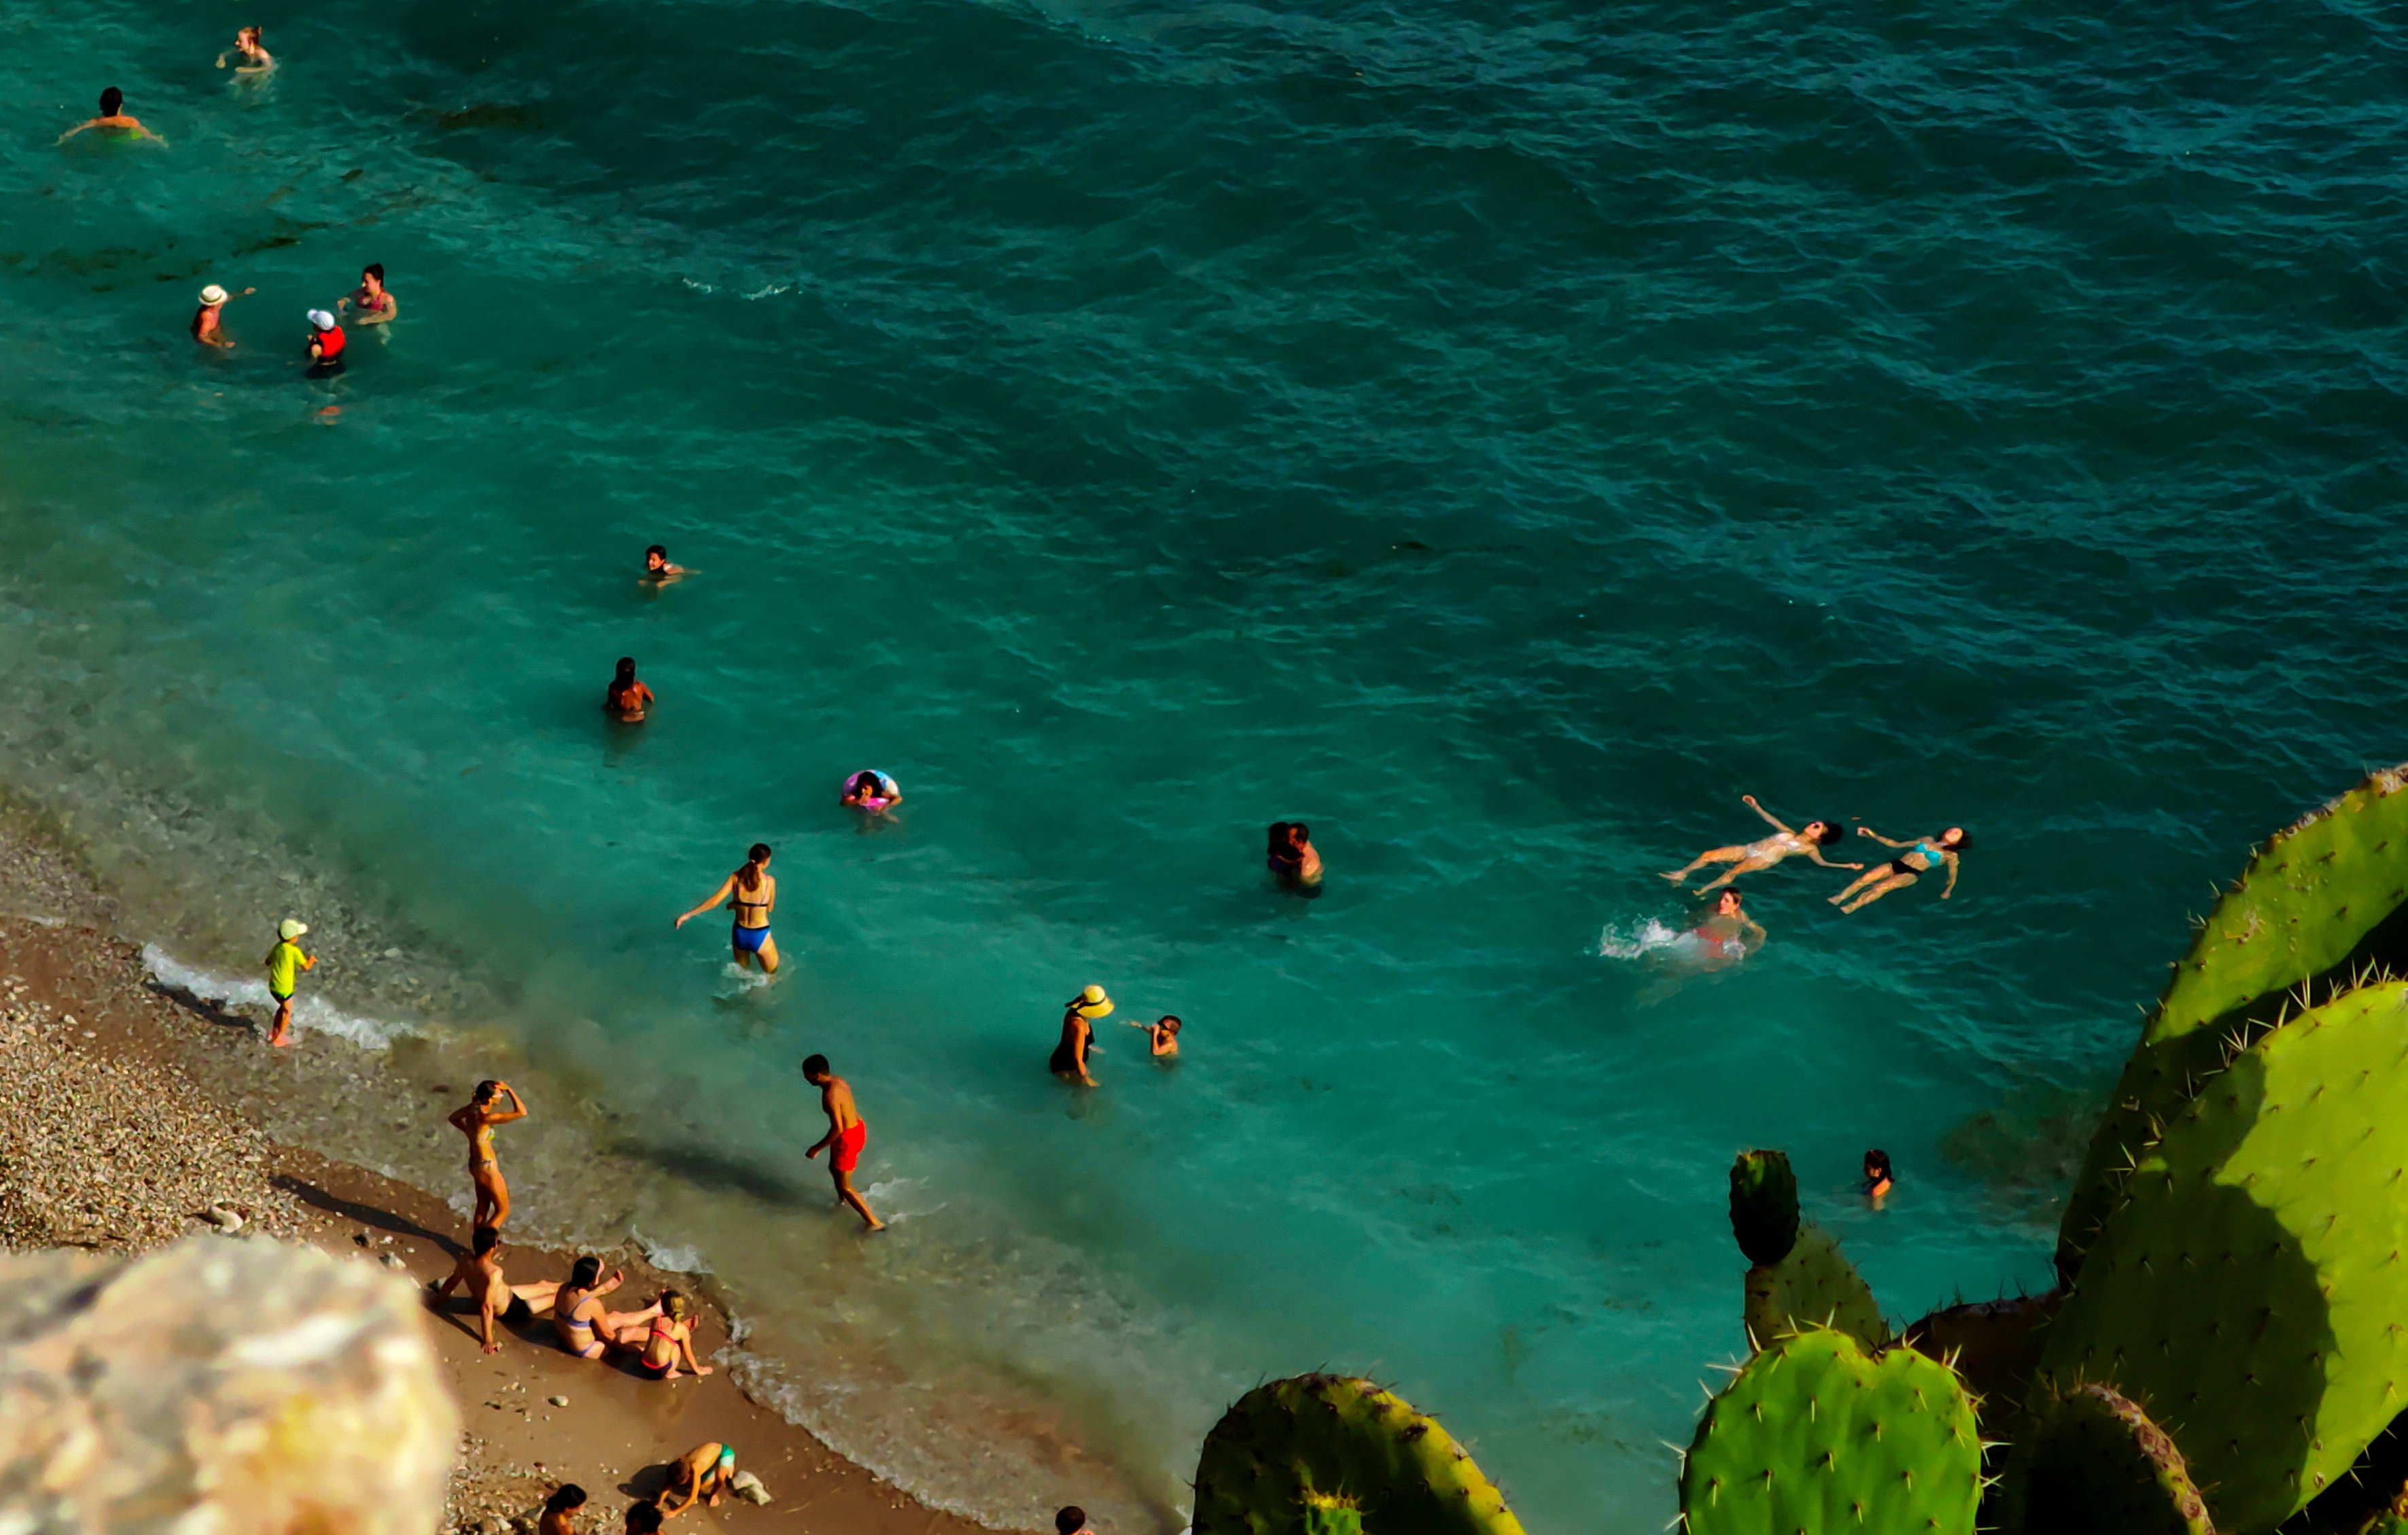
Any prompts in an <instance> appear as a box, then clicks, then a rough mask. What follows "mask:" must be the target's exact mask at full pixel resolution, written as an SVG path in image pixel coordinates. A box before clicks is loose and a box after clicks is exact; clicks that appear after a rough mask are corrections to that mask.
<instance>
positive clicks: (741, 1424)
mask: <svg viewBox="0 0 2408 1535" xmlns="http://www.w3.org/2000/svg"><path fill="white" fill-rule="evenodd" d="M41 820H42V818H41V817H40V815H39V813H38V812H36V811H31V810H30V809H29V808H28V807H27V806H26V805H25V804H24V803H23V802H22V800H17V801H11V802H7V803H6V804H0V1055H5V1056H7V1057H10V1059H9V1060H8V1066H9V1069H7V1071H5V1072H0V1078H5V1079H6V1085H5V1086H0V1097H16V1098H17V1099H18V1100H19V1101H17V1102H16V1103H15V1104H13V1105H11V1108H10V1112H8V1113H7V1115H6V1118H7V1121H8V1122H9V1124H10V1126H11V1128H10V1129H9V1130H8V1131H7V1135H6V1137H5V1140H0V1170H5V1177H0V1245H5V1246H7V1247H8V1248H11V1249H16V1250H28V1249H35V1248H42V1247H61V1246H65V1247H82V1248H88V1249H91V1250H94V1251H109V1250H140V1249H145V1248H150V1247H153V1246H157V1245H160V1244H162V1243H164V1242H166V1241H174V1240H176V1239H177V1238H179V1237H181V1236H184V1235H188V1234H190V1233H193V1232H195V1231H206V1230H208V1229H209V1227H210V1226H211V1225H213V1224H220V1223H223V1225H225V1226H228V1227H234V1228H236V1229H241V1230H245V1231H250V1232H253V1233H259V1234H265V1235H270V1236H276V1237H281V1238H287V1239H294V1240H300V1241H309V1242H312V1243H314V1244H316V1245H319V1246H322V1247H323V1248H325V1249H327V1250H329V1251H332V1252H336V1253H338V1254H344V1255H362V1254H366V1255H371V1256H374V1257H377V1258H379V1259H380V1260H381V1261H382V1262H383V1263H384V1264H385V1265H386V1266H387V1267H391V1268H394V1269H396V1270H406V1271H408V1272H409V1274H410V1275H411V1276H412V1277H413V1278H416V1279H418V1280H420V1281H422V1282H424V1281H433V1280H437V1279H440V1278H441V1277H443V1276H444V1275H446V1274H448V1273H449V1272H450V1271H451V1269H452V1262H453V1259H454V1256H455V1255H456V1253H457V1251H458V1250H459V1243H460V1242H461V1241H463V1240H464V1239H465V1236H466V1223H465V1220H464V1218H463V1216H462V1215H461V1212H460V1211H459V1209H457V1208H455V1206H456V1205H459V1204H461V1203H464V1202H465V1197H463V1196H458V1195H456V1194H453V1193H450V1192H446V1193H437V1192H436V1191H435V1190H436V1189H438V1188H442V1187H443V1185H442V1184H441V1183H440V1182H439V1181H434V1180H429V1181H427V1182H425V1183H421V1182H418V1181H415V1180H413V1178H412V1177H411V1176H410V1174H411V1173H413V1172H416V1171H417V1170H418V1169H414V1168H409V1169H406V1168H401V1167H396V1166H391V1165H388V1166H383V1167H377V1166H366V1165H359V1164H355V1163H353V1162H350V1161H347V1160H344V1159H342V1158H341V1157H339V1156H338V1155H331V1154H330V1153H328V1152H327V1151H325V1150H323V1149H322V1148H320V1147H317V1146H313V1145H310V1144H308V1143H307V1141H306V1140H305V1139H304V1138H302V1137H296V1136H294V1135H293V1134H292V1132H293V1131H294V1129H295V1128H296V1127H304V1128H306V1124H305V1119H304V1117H303V1116H301V1115H299V1114H296V1113H295V1112H293V1107H294V1106H293V1104H292V1103H291V1102H289V1101H288V1102H286V1103H284V1105H283V1107H284V1109H285V1112H282V1113H263V1112H262V1111H263V1109H266V1108H271V1107H273V1106H275V1105H276V1103H277V1101H278V1100H277V1099H275V1098H272V1097H269V1096H268V1095H269V1093H271V1092H281V1091H284V1090H288V1089H291V1088H293V1087H294V1086H295V1085H296V1084H297V1085H298V1086H299V1087H300V1088H301V1089H302V1091H303V1093H304V1095H305V1096H306V1097H309V1098H312V1099H314V1100H315V1101H316V1102H317V1103H318V1105H319V1108H318V1110H317V1111H316V1112H319V1113H321V1114H322V1115H325V1116H326V1118H325V1122H327V1123H331V1122H333V1120H334V1118H335V1117H336V1116H337V1114H338V1113H340V1112H351V1113H353V1114H357V1113H359V1112H366V1106H368V1105H372V1104H373V1105H381V1106H382V1109H383V1111H384V1112H385V1114H386V1116H387V1117H388V1118H392V1117H395V1116H398V1115H400V1114H403V1113H408V1114H414V1115H420V1116H427V1117H429V1118H430V1119H431V1122H432V1124H433V1125H434V1126H435V1127H436V1128H437V1129H438V1130H439V1129H441V1128H442V1124H441V1111H440V1109H439V1108H437V1107H435V1105H436V1104H437V1102H438V1099H437V1097H436V1094H435V1092H434V1091H433V1090H432V1089H438V1088H439V1089H441V1090H443V1091H447V1092H448V1091H449V1089H450V1087H451V1083H448V1082H446V1083H428V1082H426V1081H424V1080H423V1079H424V1078H425V1077H426V1076H428V1075H429V1074H430V1073H431V1072H433V1071H437V1070H441V1071H444V1072H446V1073H447V1074H450V1075H458V1074H461V1073H460V1071H459V1070H457V1069H454V1068H457V1067H461V1066H464V1065H466V1058H467V1057H469V1056H476V1057H478V1058H479V1059H480V1061H483V1062H490V1061H491V1060H492V1056H491V1054H489V1052H490V1051H491V1049H492V1046H491V1044H490V1042H489V1041H468V1040H447V1039H445V1038H444V1037H443V1031H442V1030H440V1029H436V1028H430V1029H427V1030H424V1031H423V1032H416V1031H413V1032H403V1031H401V1030H398V1029H395V1028H392V1027H379V1026H370V1025H368V1024H367V1023H366V1021H365V1020H358V1019H352V1018H348V1017H346V1016H345V1015H343V1014H341V1013H340V1012H339V1011H338V1010H336V1009H334V1008H333V1007H332V1006H331V1005H330V1004H328V1003H326V1002H324V1001H323V1000H322V999H321V1000H318V1001H317V1002H316V1004H315V1006H313V1007H308V1008H305V1009H304V1010H303V1011H301V1013H300V1014H299V1015H298V1019H297V1022H298V1026H299V1029H300V1031H301V1032H302V1034H303V1036H304V1038H306V1039H308V1041H309V1043H308V1049H307V1050H306V1051H304V1052H302V1053H299V1054H295V1053H293V1052H286V1051H276V1052H270V1051H267V1050H265V1048H263V1047H262V1046H261V1043H260V1041H261V1040H264V1039H265V1018H266V1017H267V1016H268V1013H269V1011H270V1010H269V1009H268V1008H267V1007H266V1006H265V986H264V984H262V983H249V984H248V985H245V984H242V983H231V984H229V983H224V982H222V979H217V978H212V977H210V976H209V975H208V973H207V972H205V971H201V970H197V969H194V968H192V967H189V966H186V965H183V964H181V963H180V962H179V961H178V960H177V959H175V958H174V957H173V956H172V955H169V954H165V952H164V951H163V950H161V949H159V948H158V947H157V946H155V945H150V944H140V943H137V941H136V938H135V937H134V936H133V935H128V934H126V933H123V932H121V931H119V930H118V927H117V925H116V920H115V919H116V907H117V902H116V901H115V899H114V898H113V897H112V896H111V895H110V894H109V892H108V890H107V889H106V888H105V887H104V886H103V885H102V883H101V882H99V881H97V880H96V879H95V878H94V877H93V875H92V874H91V873H90V871H89V870H88V869H87V868H84V867H83V866H82V864H81V862H80V860H79V856H78V854H77V853H76V851H75V850H74V848H73V847H72V845H70V844H69V843H68V842H67V841H66V839H65V838H63V837H62V836H61V835H60V834H59V831H58V829H57V827H56V826H55V825H50V826H45V825H42V824H41ZM253 991H256V992H257V993H258V994H259V995H257V996H255V997H254V996H252V995H251V993H252V992H253ZM330 1025H332V1026H330ZM305 1061H306V1062H308V1068H307V1069H303V1070H298V1071H296V1070H294V1069H292V1068H294V1066H295V1065H296V1063H300V1062H305ZM438 1063H448V1064H438ZM345 1106H348V1107H347V1108H346V1107H345ZM446 1133H447V1134H448V1133H449V1132H446ZM432 1139H434V1138H433V1137H432V1136H430V1140H432ZM228 1215H231V1216H232V1217H234V1219H233V1220H231V1221H227V1220H226V1217H227V1216H228ZM527 1224H528V1225H529V1226H530V1227H532V1229H533V1230H534V1232H536V1233H538V1234H537V1235H534V1236H531V1237H530V1238H529V1239H528V1240H527V1241H525V1242H524V1243H523V1244H522V1243H521V1242H520V1241H516V1240H512V1241H509V1243H508V1252H509V1273H510V1277H511V1279H512V1281H513V1282H514V1283H520V1282H524V1281H528V1280H534V1279H542V1278H552V1277H558V1276H559V1275H561V1274H563V1273H565V1272H566V1269H567V1266H568V1264H569V1262H570V1261H571V1259H572V1257H573V1256H574V1255H575V1254H576V1253H577V1252H581V1251H594V1252H599V1253H601V1254H602V1255H603V1256H604V1258H605V1262H606V1264H608V1265H609V1267H611V1268H624V1270H625V1272H626V1275H627V1282H626V1283H627V1287H626V1290H625V1292H624V1298H626V1303H627V1304H630V1305H633V1304H638V1303H639V1301H638V1300H636V1299H634V1298H635V1297H639V1296H642V1295H644V1294H648V1293H651V1291H652V1290H653V1289H657V1288H658V1287H660V1286H662V1285H664V1284H675V1285H677V1286H679V1287H681V1288H682V1289H684V1290H686V1291H687V1292H688V1293H690V1294H692V1295H694V1296H695V1297H696V1298H697V1299H698V1300H699V1301H700V1302H701V1311H700V1313H699V1315H700V1321H699V1322H698V1324H697V1327H696V1329H695V1343H696V1354H697V1356H698V1357H700V1358H703V1359H705V1360H707V1361H716V1363H717V1366H718V1373H717V1375H716V1377H715V1378H705V1379H699V1380H697V1379H691V1378H689V1379H685V1380H681V1381H679V1382H676V1383H673V1384H655V1383H650V1382H644V1381H640V1380H638V1379H637V1378H635V1377H634V1376H633V1375H631V1374H628V1373H625V1372H623V1371H621V1370H616V1369H606V1368H604V1367H601V1366H597V1365H595V1364H591V1363H588V1362H585V1361H581V1360H578V1359H575V1358H573V1357H570V1356H567V1355H566V1354H564V1353H562V1352H561V1351H560V1350H559V1349H558V1348H557V1347H556V1346H554V1344H553V1341H552V1337H551V1329H550V1326H549V1324H548V1323H546V1322H543V1321H538V1322H536V1323H533V1324H531V1325H529V1326H526V1327H519V1328H516V1329H513V1330H514V1331H515V1332H516V1333H517V1336H516V1337H515V1338H511V1339H505V1340H504V1347H503V1350H502V1352H501V1353H500V1354H498V1355H495V1356H485V1355H482V1354H481V1353H480V1349H479V1344H478V1339H477V1337H476V1335H475V1317H474V1314H473V1312H471V1313H466V1314H465V1315H464V1314H461V1313H457V1312H451V1313H435V1314H434V1315H432V1316H431V1317H430V1321H431V1323H432V1327H431V1331H432V1332H433V1333H434V1335H435V1337H436V1340H437V1349H438V1353H439V1355H440V1356H441V1358H442V1362H443V1365H444V1368H445V1370H446V1374H447V1378H448V1381H449V1384H451V1386H452V1391H453V1394H454V1396H455V1398H456V1399H457V1400H458V1403H459V1405H460V1408H461V1410H462V1414H463V1418H464V1421H465V1422H466V1429H465V1431H464V1434H463V1440H462V1446H461V1449H462V1455H461V1460H460V1464H459V1467H458V1470H456V1472H455V1475H454V1479H453V1485H452V1494H451V1499H450V1503H449V1506H448V1508H447V1513H446V1524H445V1528H447V1529H448V1530H460V1531H468V1532H493V1531H508V1530H511V1529H516V1528H521V1525H522V1523H523V1521H526V1520H529V1519H531V1518H532V1515H533V1513H534V1512H535V1511H536V1510H537V1508H538V1505H539V1504H540V1503H541V1501H542V1499H543V1498H544V1496H545V1495H547V1494H548V1493H549V1492H550V1491H551V1489H552V1487H553V1486H556V1485H560V1484H561V1483H564V1482H571V1481H574V1482H577V1483H579V1484H580V1485H583V1486H585V1487H586V1488H587V1490H588V1492H589V1494H591V1495H592V1496H593V1502H592V1503H591V1505H590V1506H589V1509H588V1513H587V1515H586V1517H587V1520H588V1522H589V1523H590V1524H591V1525H592V1526H593V1527H594V1528H617V1525H618V1522H619V1505H620V1504H622V1503H624V1502H627V1501H632V1500H634V1499H638V1498H641V1497H647V1496H650V1495H651V1494H652V1493H653V1492H656V1491H657V1485H658V1483H659V1480H660V1474H661V1466H662V1464H663V1463H664V1462H666V1461H667V1459H668V1458H669V1457H671V1456H675V1455H677V1454H679V1453H680V1452H681V1451H682V1450H684V1449H685V1448H687V1447H688V1446H689V1445H690V1444H691V1443H693V1442H701V1441H709V1440H712V1439H717V1440H720V1441H723V1442H730V1443H738V1444H741V1445H742V1446H743V1447H744V1450H743V1463H744V1465H745V1466H746V1467H748V1468H749V1469H751V1470H754V1471H755V1473H756V1474H757V1475H758V1476H759V1477H760V1478H761V1479H762V1480H763V1482H764V1483H765V1484H766V1485H767V1488H768V1490H769V1492H770V1495H771V1498H772V1501H771V1502H770V1504H768V1505H767V1506H766V1507H753V1506H750V1505H748V1504H743V1503H735V1502H731V1503H730V1504H729V1505H728V1506H726V1507H724V1508H723V1509H719V1510H702V1509H696V1510H695V1513H696V1514H698V1515H701V1518H700V1519H699V1521H698V1523H699V1524H700V1526H701V1528H741V1529H757V1530H772V1529H792V1530H798V1531H812V1532H817V1531H826V1530H839V1529H840V1530H843V1531H846V1532H847V1535H855V1532H864V1535H903V1532H906V1531H909V1532H910V1535H971V1532H973V1531H977V1530H981V1529H987V1528H998V1526H996V1524H995V1523H993V1522H992V1521H988V1522H982V1521H979V1520H977V1519H974V1518H972V1517H970V1516H968V1513H967V1512H966V1511H962V1510H951V1509H945V1508H941V1507H939V1506H935V1505H934V1504H932V1503H930V1502H929V1501H927V1500H925V1499H921V1498H919V1497H916V1496H914V1495H913V1494H912V1493H910V1492H908V1491H905V1490H903V1489H901V1488H899V1487H898V1486H896V1485H895V1484H894V1483H893V1482H891V1481H889V1480H887V1479H886V1478H884V1477H882V1476H881V1475H879V1474H878V1473H877V1472H876V1471H875V1470H872V1469H869V1468H866V1467H864V1466H862V1465H860V1464H858V1463H857V1462H856V1461H854V1460H853V1459H851V1458H848V1457H846V1456H843V1455H842V1454H841V1453H840V1452H839V1450H837V1449H835V1448H832V1447H831V1446H829V1445H828V1444H827V1443H826V1442H824V1441H823V1439H822V1438H821V1437H820V1436H819V1435H817V1434H815V1433H813V1432H812V1431H811V1429H810V1427H809V1426H808V1425H806V1424H805V1423H803V1422H800V1421H797V1419H796V1414H794V1413H791V1412H789V1411H786V1410H785V1409H784V1408H783V1407H781V1402H780V1398H781V1396H787V1397H789V1399H790V1393H787V1392H786V1391H785V1390H784V1389H783V1383H782V1380H781V1373H780V1371H779V1370H777V1369H776V1368H774V1367H773V1365H772V1363H771V1362H770V1361H767V1360H765V1359H764V1358H762V1357H761V1356H758V1355H756V1354H754V1353H753V1352H752V1351H750V1350H749V1349H747V1348H746V1346H745V1343H746V1330H747V1329H746V1327H745V1324H744V1320H743V1318H742V1316H741V1315H740V1313H736V1312H735V1310H734V1309H733V1308H732V1307H731V1306H730V1305H729V1304H728V1300H727V1298H726V1297H725V1296H724V1294H723V1293H722V1292H721V1291H720V1290H719V1288H718V1287H717V1286H716V1285H715V1284H713V1281H712V1278H711V1276H710V1273H709V1271H708V1270H707V1269H706V1268H704V1267H703V1260H702V1256H701V1255H697V1254H695V1253H691V1252H676V1251H668V1250H663V1249H659V1248H655V1247H650V1246H647V1245H646V1244H645V1242H644V1241H643V1239H642V1236H641V1234H640V1233H639V1232H630V1233H628V1234H627V1235H626V1236H625V1238H624V1240H622V1241H616V1242H611V1241H592V1240H587V1241H561V1240H558V1239H557V1238H551V1237H550V1236H549V1233H548V1231H547V1228H546V1227H545V1226H544V1225H543V1224H542V1223H541V1222H540V1221H539V1220H534V1219H530V1220H529V1221H528V1223H527ZM564 1401H565V1402H566V1406H562V1405H558V1404H559V1403H561V1402H564ZM526 1528H531V1526H527V1527H526Z"/></svg>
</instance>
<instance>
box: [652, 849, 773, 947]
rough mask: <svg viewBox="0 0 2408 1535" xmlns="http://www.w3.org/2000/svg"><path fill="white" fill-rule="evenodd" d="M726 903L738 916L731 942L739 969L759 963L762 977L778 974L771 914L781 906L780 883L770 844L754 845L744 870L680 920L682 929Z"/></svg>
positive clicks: (721, 884)
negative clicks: (773, 875)
mask: <svg viewBox="0 0 2408 1535" xmlns="http://www.w3.org/2000/svg"><path fill="white" fill-rule="evenodd" d="M722 902H725V903H726V905H727V907H728V909H729V910H730V911H734V912H735V913H736V925H735V927H734V928H733V929H732V930H731V931H730V932H729V935H728V941H729V942H730V943H731V944H733V945H734V946H735V950H736V967H737V968H738V969H742V968H744V967H745V966H747V965H749V964H751V963H752V962H753V961H754V960H758V961H760V964H761V973H762V974H763V975H775V974H777V973H778V940H776V939H773V938H771V937H770V936H769V912H770V911H771V909H772V908H774V907H776V905H777V904H778V882H777V881H776V880H774V879H771V878H770V877H769V844H768V843H767V842H755V843H753V847H752V851H750V852H749V853H747V854H744V867H743V868H739V869H738V870H737V871H736V872H735V873H733V874H730V875H729V876H727V878H726V879H724V880H722V881H721V882H719V888H718V889H717V890H715V891H713V892H712V893H711V897H710V899H709V900H707V901H705V902H703V903H702V904H701V905H700V906H697V907H695V909H694V910H693V911H688V912H687V913H686V914H685V915H684V916H681V917H680V918H678V919H677V925H679V926H681V927H682V926H684V925H686V924H687V923H689V922H692V921H693V920H694V919H695V918H696V917H698V916H700V915H702V914H703V913H704V912H705V911H710V909H711V908H713V907H715V906H718V905H719V904H721V903H722Z"/></svg>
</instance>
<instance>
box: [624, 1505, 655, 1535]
mask: <svg viewBox="0 0 2408 1535" xmlns="http://www.w3.org/2000/svg"><path fill="white" fill-rule="evenodd" d="M626 1528H627V1535H660V1531H661V1510H660V1505H659V1504H657V1503H644V1502H636V1503H630V1504H628V1505H627V1525H626Z"/></svg>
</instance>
